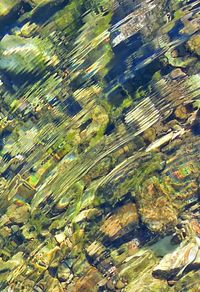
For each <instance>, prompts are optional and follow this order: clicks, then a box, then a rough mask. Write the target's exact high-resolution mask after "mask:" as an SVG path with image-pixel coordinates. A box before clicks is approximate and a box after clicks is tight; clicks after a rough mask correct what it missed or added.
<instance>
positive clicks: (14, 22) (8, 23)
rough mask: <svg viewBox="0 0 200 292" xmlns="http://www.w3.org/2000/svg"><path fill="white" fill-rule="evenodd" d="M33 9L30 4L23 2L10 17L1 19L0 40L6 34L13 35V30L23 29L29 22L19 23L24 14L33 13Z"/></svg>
mask: <svg viewBox="0 0 200 292" xmlns="http://www.w3.org/2000/svg"><path fill="white" fill-rule="evenodd" d="M31 9H32V8H31V6H30V5H29V4H28V3H24V2H22V3H21V4H19V5H18V6H17V7H16V8H15V9H14V10H13V11H11V12H10V14H9V15H7V16H4V17H2V18H0V39H1V38H2V37H3V36H4V35H6V34H11V31H12V29H14V28H16V29H17V28H18V29H20V28H22V26H23V25H24V24H25V23H26V22H27V20H24V21H22V22H21V23H19V22H18V19H19V18H20V16H21V15H23V14H24V13H26V12H29V11H31Z"/></svg>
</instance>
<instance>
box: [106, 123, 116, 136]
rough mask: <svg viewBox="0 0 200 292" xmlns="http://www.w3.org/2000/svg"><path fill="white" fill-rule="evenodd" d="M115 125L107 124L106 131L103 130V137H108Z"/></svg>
mask: <svg viewBox="0 0 200 292" xmlns="http://www.w3.org/2000/svg"><path fill="white" fill-rule="evenodd" d="M115 128H116V127H115V124H114V123H109V124H108V126H107V128H106V130H105V133H104V134H105V135H107V136H109V135H110V134H112V133H113V132H114V130H115Z"/></svg>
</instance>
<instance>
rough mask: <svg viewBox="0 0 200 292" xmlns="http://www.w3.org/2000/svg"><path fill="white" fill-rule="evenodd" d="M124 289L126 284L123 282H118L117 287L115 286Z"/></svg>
mask: <svg viewBox="0 0 200 292" xmlns="http://www.w3.org/2000/svg"><path fill="white" fill-rule="evenodd" d="M124 287H125V284H124V283H123V282H122V281H121V280H118V281H117V283H116V285H115V288H117V289H123V288H124Z"/></svg>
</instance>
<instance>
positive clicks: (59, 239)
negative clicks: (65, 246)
mask: <svg viewBox="0 0 200 292" xmlns="http://www.w3.org/2000/svg"><path fill="white" fill-rule="evenodd" d="M65 238H66V236H65V234H64V232H62V233H59V234H56V235H55V239H56V241H57V242H58V243H61V242H63V241H64V240H65Z"/></svg>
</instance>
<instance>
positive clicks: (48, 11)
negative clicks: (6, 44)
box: [31, 0, 69, 24]
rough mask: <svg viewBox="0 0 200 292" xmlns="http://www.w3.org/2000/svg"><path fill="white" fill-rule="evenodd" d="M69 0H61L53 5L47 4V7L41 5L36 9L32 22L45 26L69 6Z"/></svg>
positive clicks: (52, 3)
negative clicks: (57, 13) (56, 14)
mask: <svg viewBox="0 0 200 292" xmlns="http://www.w3.org/2000/svg"><path fill="white" fill-rule="evenodd" d="M68 3H69V0H60V1H55V2H51V3H47V4H46V5H41V6H40V7H38V8H37V9H36V11H35V12H34V13H33V15H32V17H31V22H35V23H37V24H44V23H45V22H47V21H49V20H50V18H51V17H52V16H53V15H54V14H55V13H56V12H58V11H59V10H62V9H63V8H64V7H65V6H66V5H67V4H68Z"/></svg>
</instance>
